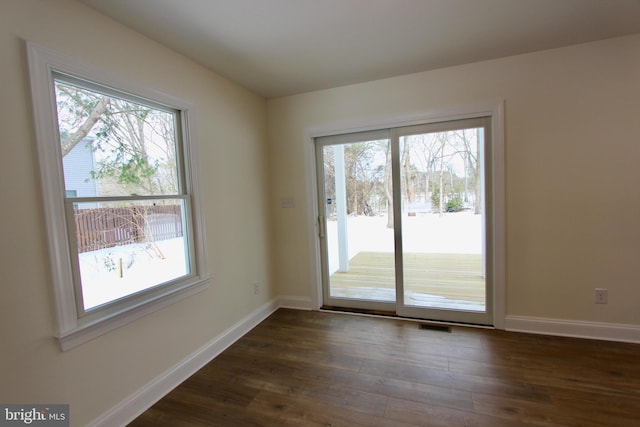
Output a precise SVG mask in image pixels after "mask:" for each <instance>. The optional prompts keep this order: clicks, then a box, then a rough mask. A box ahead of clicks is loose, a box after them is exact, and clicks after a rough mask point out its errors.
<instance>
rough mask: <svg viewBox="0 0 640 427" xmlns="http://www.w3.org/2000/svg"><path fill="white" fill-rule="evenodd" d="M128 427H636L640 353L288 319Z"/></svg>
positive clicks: (389, 322) (289, 314) (386, 321)
mask: <svg viewBox="0 0 640 427" xmlns="http://www.w3.org/2000/svg"><path fill="white" fill-rule="evenodd" d="M130 425H131V426H135V427H143V426H233V427H236V426H239V427H241V426H333V427H335V426H367V427H369V426H393V427H402V426H446V427H451V426H478V427H480V426H487V427H496V426H498V427H502V426H505V427H510V426H530V425H536V426H611V427H623V426H639V425H640V345H637V344H625V343H613V342H602V341H592V340H581V339H571V338H561V337H549V336H541V335H531V334H519V333H510V332H504V331H495V330H486V329H475V328H465V327H453V328H452V330H451V333H447V332H440V331H433V330H428V329H426V330H425V329H420V328H419V323H416V322H411V321H406V320H399V319H393V318H376V317H368V316H357V315H349V314H340V313H327V312H308V311H296V310H287V309H280V310H278V311H277V312H275V313H274V314H273V315H271V316H270V317H269V318H268V319H266V320H265V321H264V322H262V323H261V324H260V325H258V326H257V327H256V328H254V329H253V330H252V331H250V332H249V333H248V334H247V335H245V336H244V337H243V338H241V339H240V340H239V341H237V342H236V343H235V344H233V345H232V346H231V347H229V348H228V349H227V350H226V351H224V352H223V353H222V354H221V355H220V356H218V357H217V358H216V359H215V360H213V361H212V362H210V363H209V364H207V365H206V366H205V367H203V368H202V369H201V370H200V371H198V372H197V373H196V374H194V375H193V376H192V377H191V378H189V379H188V380H186V381H185V382H184V383H182V384H181V385H180V386H178V387H177V388H176V389H174V390H173V391H172V392H170V393H169V394H168V395H167V396H165V397H164V398H163V399H162V400H160V401H159V402H158V403H156V404H155V405H154V406H153V407H151V408H150V409H149V410H147V411H146V412H145V413H143V414H142V415H141V416H140V417H139V418H137V419H136V420H135V421H134V422H133V423H131V424H130Z"/></svg>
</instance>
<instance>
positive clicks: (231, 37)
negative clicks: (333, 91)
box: [80, 0, 640, 98]
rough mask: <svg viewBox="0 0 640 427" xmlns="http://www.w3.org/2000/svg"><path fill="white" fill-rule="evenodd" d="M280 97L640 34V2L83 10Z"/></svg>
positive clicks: (178, 0) (116, 5)
mask: <svg viewBox="0 0 640 427" xmlns="http://www.w3.org/2000/svg"><path fill="white" fill-rule="evenodd" d="M80 1H82V2H83V3H85V4H87V5H89V6H92V7H94V8H95V9H97V10H98V11H100V12H102V13H104V14H106V15H109V16H111V17H113V18H114V19H115V20H117V21H120V22H122V23H123V24H125V25H127V26H129V27H131V28H133V29H135V30H137V31H139V32H140V33H142V34H145V35H147V36H148V37H150V38H152V39H155V40H157V41H158V42H160V43H162V44H164V45H166V46H168V47H170V48H172V49H174V50H176V51H178V52H181V53H182V54H184V55H185V56H187V57H190V58H192V59H194V60H195V61H197V62H199V63H200V64H202V65H204V66H206V67H208V68H210V69H212V70H214V71H216V72H217V73H219V74H221V75H223V76H225V77H228V78H229V79H231V80H233V81H235V82H237V83H239V84H241V85H243V86H245V87H247V88H249V89H250V90H252V91H254V92H256V93H258V94H260V95H262V96H265V97H268V98H270V97H278V96H283V95H291V94H296V93H301V92H308V91H312V90H318V89H326V88H330V87H337V86H342V85H347V84H352V83H359V82H364V81H369V80H376V79H381V78H386V77H392V76H398V75H403V74H410V73H414V72H419V71H426V70H432V69H436V68H443V67H448V66H453V65H459V64H465V63H470V62H476V61H482V60H487V59H493V58H499V57H504V56H509V55H515V54H521V53H527V52H533V51H538V50H544V49H551V48H556V47H562V46H567V45H571V44H577V43H584V42H589V41H594V40H599V39H604V38H610V37H617V36H622V35H627V34H632V33H639V32H640V0H80Z"/></svg>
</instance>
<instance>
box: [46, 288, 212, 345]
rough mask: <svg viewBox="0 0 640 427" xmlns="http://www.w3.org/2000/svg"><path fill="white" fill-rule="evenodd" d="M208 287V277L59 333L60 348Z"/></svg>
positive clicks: (77, 343)
mask: <svg viewBox="0 0 640 427" xmlns="http://www.w3.org/2000/svg"><path fill="white" fill-rule="evenodd" d="M208 287H209V281H208V279H206V280H200V281H199V282H197V283H196V284H194V285H191V286H189V287H184V288H179V289H177V290H176V291H175V292H173V293H170V294H168V295H161V296H160V297H158V298H157V299H154V300H151V301H146V302H145V303H143V304H141V305H140V306H137V307H134V308H130V309H127V310H124V311H122V312H121V313H117V314H115V315H114V316H111V317H109V318H108V319H101V320H100V321H98V322H96V323H93V324H90V325H87V326H83V327H79V328H78V329H76V330H74V331H72V332H69V333H67V334H62V335H59V336H58V342H59V343H60V348H61V349H62V351H67V350H69V349H71V348H73V347H76V346H78V345H80V344H82V343H84V342H87V341H89V340H92V339H94V338H96V337H99V336H100V335H103V334H106V333H107V332H110V331H113V330H114V329H116V328H119V327H120V326H124V325H126V324H127V323H129V322H133V321H134V320H136V319H139V318H141V317H143V316H146V315H147V314H149V313H153V312H154V311H156V310H159V309H161V308H163V307H166V306H168V305H170V304H173V303H175V302H178V301H180V300H182V299H184V298H187V297H190V296H192V295H195V294H197V293H199V292H202V291H204V290H205V289H207V288H208ZM106 320H108V321H106Z"/></svg>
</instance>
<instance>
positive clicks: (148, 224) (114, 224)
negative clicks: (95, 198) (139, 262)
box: [75, 205, 182, 253]
mask: <svg viewBox="0 0 640 427" xmlns="http://www.w3.org/2000/svg"><path fill="white" fill-rule="evenodd" d="M75 222H76V236H77V239H78V252H79V253H82V252H89V251H95V250H98V249H105V248H112V247H114V246H120V245H126V244H130V243H142V242H158V241H161V240H167V239H173V238H176V237H182V212H181V206H180V205H163V206H135V207H125V208H96V209H80V210H76V211H75Z"/></svg>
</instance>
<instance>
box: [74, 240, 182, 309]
mask: <svg viewBox="0 0 640 427" xmlns="http://www.w3.org/2000/svg"><path fill="white" fill-rule="evenodd" d="M156 244H157V246H158V248H159V249H160V251H161V252H162V254H163V255H164V257H165V258H164V259H162V258H160V257H159V256H158V254H156V252H155V251H154V250H153V248H152V247H151V245H150V244H149V243H134V244H130V245H122V246H116V247H113V248H107V249H100V250H97V251H91V252H84V253H81V254H80V255H79V256H78V259H79V261H80V276H81V278H82V293H83V300H84V306H85V309H90V308H93V307H96V306H98V305H101V304H105V303H107V302H110V301H113V300H115V299H118V298H122V297H125V296H128V295H131V294H134V293H136V292H139V291H142V290H145V289H148V288H150V287H153V286H155V285H158V284H161V283H166V282H168V281H170V280H173V279H176V278H178V277H180V276H184V275H185V274H187V272H188V271H187V263H186V260H185V248H184V239H183V238H182V237H179V238H175V239H168V240H163V241H159V242H157V243H156ZM119 260H122V277H120V274H119V268H118V264H119Z"/></svg>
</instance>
